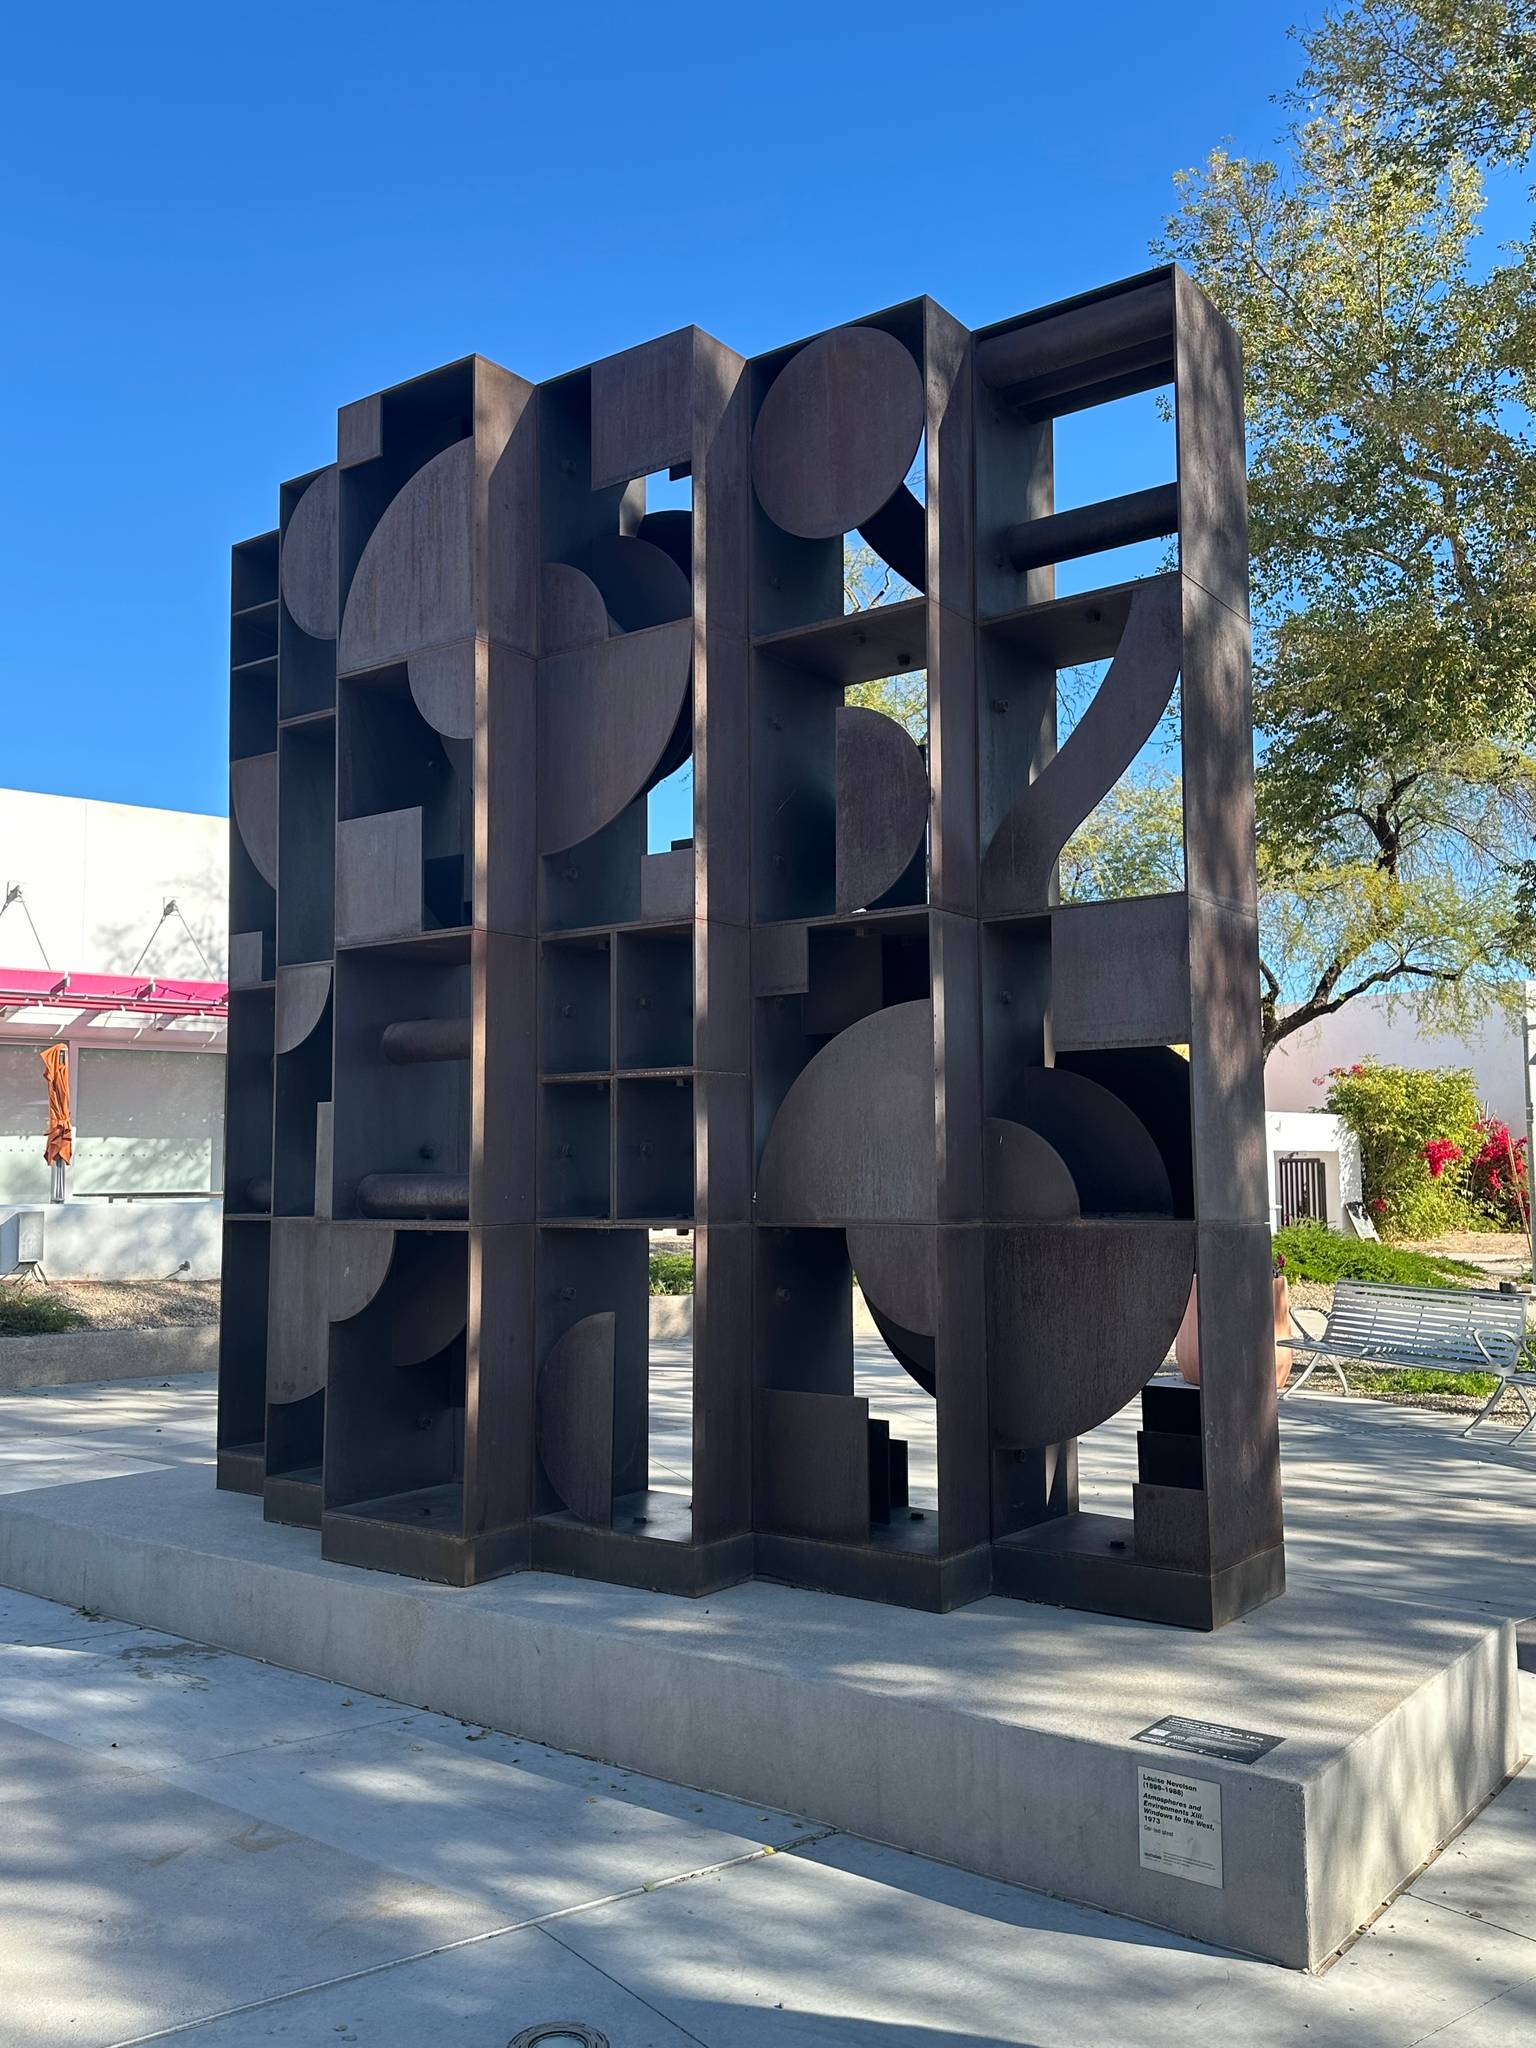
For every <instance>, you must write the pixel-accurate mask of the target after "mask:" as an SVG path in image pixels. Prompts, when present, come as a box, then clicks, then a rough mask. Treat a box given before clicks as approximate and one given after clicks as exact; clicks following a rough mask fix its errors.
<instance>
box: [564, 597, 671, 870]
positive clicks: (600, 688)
mask: <svg viewBox="0 0 1536 2048" xmlns="http://www.w3.org/2000/svg"><path fill="white" fill-rule="evenodd" d="M692 656H693V628H692V626H691V625H690V624H689V623H687V622H686V621H683V620H673V621H671V622H670V623H667V624H664V625H660V626H651V627H648V628H646V629H645V630H643V631H641V632H637V633H622V634H616V635H613V636H611V637H610V638H608V639H606V640H599V641H596V642H594V643H593V644H592V645H591V646H590V647H582V648H572V649H569V650H567V651H566V652H565V653H563V654H551V655H546V656H545V657H544V659H543V660H542V661H541V662H540V663H539V747H538V760H539V793H540V804H539V845H540V850H541V851H542V852H545V853H558V852H560V851H562V850H563V849H564V848H566V847H568V846H576V845H579V844H580V843H581V842H582V841H583V840H585V839H590V838H591V836H592V835H593V833H595V832H598V831H600V830H601V829H602V827H603V826H604V825H608V824H611V823H612V821H613V820H614V819H615V818H616V817H618V815H619V814H620V812H621V811H623V810H624V809H625V807H626V806H627V805H628V804H630V803H632V802H633V801H634V799H635V798H636V797H637V796H639V795H641V794H642V793H643V792H644V791H645V790H646V789H648V788H649V787H650V786H651V783H652V782H653V781H654V780H655V778H656V776H657V774H658V772H659V771H660V769H661V767H662V765H663V763H664V761H665V759H666V755H667V750H668V748H669V746H670V745H671V742H672V735H673V733H674V731H675V730H676V727H677V722H678V719H679V718H680V717H681V716H682V715H683V713H684V710H685V708H686V706H687V702H688V683H689V677H690V674H691V670H692Z"/></svg>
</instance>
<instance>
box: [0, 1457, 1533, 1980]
mask: <svg viewBox="0 0 1536 2048" xmlns="http://www.w3.org/2000/svg"><path fill="white" fill-rule="evenodd" d="M0 1583H3V1584H5V1585H9V1586H15V1587H19V1588H20V1589H22V1590H23V1591H26V1592H30V1593H36V1594H41V1595H43V1596H45V1597H46V1598H49V1599H53V1600H61V1601H65V1602H68V1603H70V1604H71V1605H74V1606H89V1607H91V1608H94V1609H98V1610H100V1611H101V1612H103V1613H106V1614H110V1615H115V1616H118V1617H120V1618H122V1619H124V1620H127V1621H132V1622H135V1623H138V1624H140V1625H143V1626H146V1627H151V1628H158V1629H166V1630H171V1631H174V1632H175V1633H177V1634H179V1635H184V1636H190V1637H192V1638H194V1639H196V1640H198V1641H202V1642H207V1643H214V1644H219V1645H221V1646H223V1647H225V1648H228V1649H231V1650H236V1651H240V1652H242V1653H244V1654H245V1655H247V1656H253V1657H260V1658H264V1659H266V1660H268V1661H269V1662H271V1663H275V1664H281V1665H287V1666H289V1667H290V1668H292V1669H295V1670H300V1671H308V1672H313V1673H316V1674H318V1675H320V1676H322V1677H326V1678H332V1679H336V1680H339V1681H340V1682H342V1683H343V1684H345V1685H348V1686H352V1687H356V1688H358V1689H359V1690H368V1691H372V1692H376V1693H382V1694H385V1695H387V1696H389V1697H391V1698H393V1699H397V1700H401V1701H404V1702H407V1703H409V1704H411V1705H417V1706H429V1707H432V1708H435V1709H437V1710H439V1711H441V1712H446V1713H449V1714H454V1715H457V1716H459V1717H460V1718H462V1719H464V1720H466V1721H472V1722H479V1723H482V1724H484V1725H487V1726H490V1727H494V1728H499V1729H504V1730H507V1731H509V1732H512V1733H516V1734H519V1735H524V1736H529V1737H532V1738H534V1739H536V1740H538V1741H542V1742H548V1743H551V1744H554V1745H558V1746H559V1747H560V1748H562V1749H568V1750H574V1751H577V1752H578V1753H581V1754H584V1755H590V1756H594V1757H601V1758H603V1759H605V1760H609V1761H612V1762H614V1763H618V1764H623V1765H628V1766H630V1767H632V1768H634V1769H637V1770H641V1771H646V1772H650V1773H653V1774H654V1775H656V1776H658V1777H663V1778H670V1779H673V1780H676V1781H678V1782H680V1783H683V1784H690V1785H698V1786H702V1787H706V1788H709V1789H711V1790H714V1791H719V1792H726V1793H734V1794H736V1795H738V1796H740V1797H743V1798H746V1799H752V1800H762V1801H763V1802H765V1803H768V1802H771V1803H773V1804H775V1805H777V1806H780V1807H788V1808H792V1809H793V1810H795V1811H797V1812H801V1813H805V1814H809V1815H812V1816H814V1817H816V1818H817V1819H820V1820H824V1821H828V1822H831V1823H833V1824H835V1825H836V1826H839V1827H841V1828H844V1829H848V1830H850V1831H853V1832H855V1833H859V1834H863V1835H867V1836H871V1837H873V1838H874V1839H875V1840H877V1841H883V1842H888V1843H894V1844H896V1845H898V1846H899V1847H902V1848H907V1849H913V1850H917V1851H920V1852H922V1853H923V1854H925V1855H928V1856H934V1857H939V1858H942V1859H944V1860H945V1861H948V1862H951V1863H956V1864H960V1865H962V1866H963V1867H964V1868H966V1869H969V1870H974V1871H979V1872H982V1873H985V1874H986V1875H989V1876H992V1877H997V1878H1003V1879H1007V1880H1009V1881H1011V1882H1013V1883H1016V1884H1022V1885H1028V1886H1031V1887H1034V1888H1036V1889H1039V1890H1042V1891H1047V1892H1053V1893H1057V1894H1059V1895H1061V1896H1063V1897H1066V1898H1071V1899H1077V1900H1080V1901H1083V1902H1085V1903H1088V1904H1090V1905H1096V1906H1102V1907H1105V1908H1107V1909H1109V1910H1111V1911H1113V1912H1118V1913H1125V1914H1130V1915H1133V1916H1134V1917H1136V1918H1138V1919H1141V1920H1145V1921H1150V1922H1152V1923H1154V1924H1156V1925H1158V1926H1162V1927H1168V1928H1173V1929H1176V1930H1177V1931H1179V1932H1181V1933H1184V1934H1188V1935H1192V1936H1196V1937H1198V1938H1200V1939H1202V1940H1206V1941H1211V1942H1216V1943H1220V1944H1222V1945H1224V1946H1227V1947H1231V1948H1235V1949H1240V1950H1245V1951H1247V1952H1249V1953H1251V1954H1254V1955H1258V1956H1264V1957H1267V1958H1270V1959H1272V1960H1274V1961H1276V1962H1281V1963H1287V1964H1291V1965H1293V1966H1295V1967H1299V1968H1307V1967H1311V1966H1315V1965H1316V1964H1318V1963H1320V1962H1322V1961H1323V1960H1324V1959H1325V1958H1326V1957H1327V1956H1328V1955H1329V1954H1330V1953H1331V1952H1332V1950H1333V1949H1335V1948H1336V1947H1337V1946H1338V1944H1339V1943H1340V1942H1342V1941H1344V1940H1346V1939H1347V1938H1348V1937H1349V1936H1350V1935H1351V1934H1352V1933H1353V1932H1354V1930H1355V1929H1356V1928H1357V1927H1358V1926H1360V1925H1361V1924H1362V1923H1363V1922H1364V1921H1366V1920H1368V1919H1369V1918H1370V1917H1371V1915H1372V1914H1373V1913H1374V1912H1375V1911H1376V1910H1377V1908H1378V1907H1379V1906H1380V1905H1381V1904H1382V1903H1383V1902H1384V1900H1385V1899H1386V1898H1387V1897H1388V1896H1389V1895H1390V1894H1391V1893H1392V1892H1393V1891H1394V1890H1396V1889H1397V1888H1398V1887H1399V1886H1400V1885H1401V1884H1403V1883H1404V1882H1405V1881H1406V1880H1407V1879H1408V1878H1409V1877H1410V1876H1411V1875H1412V1874H1413V1873H1414V1871H1415V1870H1416V1869H1417V1868H1418V1867H1419V1866H1420V1865H1421V1864H1422V1863H1423V1862H1424V1861H1425V1860H1426V1859H1428V1858H1429V1857H1430V1856H1432V1855H1433V1854H1434V1852H1435V1850H1436V1849H1437V1847H1438V1846H1439V1845H1440V1844H1441V1843H1442V1842H1443V1841H1444V1840H1445V1838H1446V1837H1447V1836H1448V1835H1449V1834H1451V1833H1452V1832H1453V1831H1454V1830H1455V1829H1456V1828H1457V1827H1458V1826H1459V1825H1460V1824H1461V1822H1462V1821H1464V1820H1465V1819H1466V1818H1467V1817H1468V1816H1469V1815H1470V1814H1471V1813H1472V1812H1473V1811H1475V1809H1476V1808H1477V1807H1478V1806H1479V1805H1480V1804H1481V1803H1482V1801H1483V1800H1484V1799H1485V1798H1487V1796H1488V1795H1489V1794H1490V1793H1491V1792H1492V1791H1493V1790H1494V1789H1495V1788H1496V1787H1497V1786H1498V1785H1499V1784H1500V1782H1501V1781H1502V1780H1503V1778H1504V1777H1505V1776H1506V1775H1507V1774H1508V1773H1509V1771H1510V1770H1511V1769H1512V1768H1513V1766H1514V1764H1515V1762H1516V1761H1517V1751H1518V1740H1517V1729H1518V1721H1517V1715H1516V1698H1515V1675H1514V1674H1515V1657H1514V1641H1513V1630H1512V1629H1511V1628H1510V1627H1509V1626H1508V1625H1507V1624H1489V1623H1488V1622H1486V1621H1485V1620H1483V1619H1481V1618H1479V1617H1477V1616H1475V1615H1469V1614H1467V1613H1465V1612H1458V1611H1445V1610H1432V1609H1426V1608H1419V1607H1414V1606H1408V1605H1405V1604H1402V1603H1394V1602H1385V1601H1370V1600H1363V1599H1359V1598H1357V1597H1355V1596H1353V1595H1351V1594H1348V1593H1332V1592H1329V1593H1319V1592H1314V1591H1296V1592H1291V1593H1289V1594H1287V1595H1286V1596H1285V1597H1284V1598H1283V1599H1280V1600H1277V1601H1275V1602H1273V1603H1272V1604H1271V1605H1269V1606H1267V1607H1265V1608H1263V1609H1261V1610H1260V1611H1258V1612H1257V1613H1255V1614H1253V1615H1251V1616H1249V1617H1248V1619H1247V1620H1245V1621H1242V1622H1239V1623H1236V1624H1234V1625H1233V1626H1232V1627H1230V1628H1228V1629H1226V1630H1225V1631H1223V1632H1222V1633H1221V1634H1220V1635H1217V1636H1213V1637H1210V1636H1197V1635H1183V1634H1177V1635H1176V1634H1173V1633H1171V1632H1170V1631H1168V1630H1167V1629H1162V1628H1157V1627H1151V1626H1147V1625H1144V1624H1139V1623H1134V1622H1125V1621H1116V1620H1111V1619H1105V1618H1101V1617H1099V1616H1094V1615H1086V1614H1075V1613H1066V1612H1058V1611H1054V1610H1050V1609H1044V1608H1040V1607H1032V1606H1027V1605H1023V1604H1019V1603H1015V1602H1012V1601H1008V1600H1003V1599H987V1600H983V1601H980V1602H978V1603H977V1604H976V1605H974V1606H970V1607H966V1608H962V1609H960V1610H959V1611H957V1612H954V1613H950V1614H943V1615H934V1614H922V1613H916V1612H911V1611H909V1610H906V1609H902V1608H891V1607H883V1606H882V1607H876V1606H872V1605H870V1604H868V1603H864V1602H860V1601H855V1600H844V1599H840V1598H837V1597H834V1596H831V1595H825V1594H817V1593H804V1592H797V1591H792V1590H789V1589H787V1588H784V1587H779V1586H773V1585H767V1584H762V1583H755V1584H748V1585H741V1586H736V1587H734V1588H732V1589H730V1590H729V1591H726V1592H723V1593H718V1594H713V1595H708V1596H706V1597H705V1598H704V1599H702V1600H680V1599H675V1598H668V1597H666V1596H663V1595H657V1594H651V1593H641V1592H632V1591H628V1590H626V1589H624V1588H622V1587H616V1586H607V1585H596V1584H589V1583H586V1582H583V1581H580V1580H574V1579H568V1578H557V1577H553V1576H548V1575H544V1574H539V1573H527V1574H519V1575H517V1576H515V1577H511V1578H505V1579H498V1580H495V1581H493V1582H491V1583H489V1584H485V1585H481V1586H476V1587H472V1588H469V1589H467V1590H463V1591H458V1590H454V1589H452V1588H448V1587H444V1586H433V1585H427V1584H423V1583H421V1582H419V1581H415V1580H409V1579H397V1578H391V1577H387V1576H384V1575H382V1574H380V1573H376V1572H364V1571H355V1570H349V1569H347V1568H345V1567H343V1566H339V1565H336V1564H330V1563H326V1562H325V1561H323V1560H322V1559H321V1558H320V1557H319V1556H317V1554H316V1549H315V1543H314V1539H313V1537H312V1536H306V1535H304V1534H302V1533H299V1532H297V1531H294V1530H291V1529H286V1528H281V1527H277V1526H274V1525H273V1524H271V1523H267V1522H264V1521H263V1520H262V1511H261V1503H260V1502H259V1501H257V1500H250V1499H245V1498H241V1497H238V1496H232V1495H229V1494H218V1493H215V1491H214V1489H213V1474H212V1472H211V1470H209V1469H207V1468H205V1467H199V1466H190V1467H183V1468H180V1469H173V1470H164V1471H156V1472H152V1473H148V1474H145V1475H143V1476H139V1477H134V1478H126V1479H109V1480H100V1481H95V1482H90V1483H82V1484H77V1485H73V1486H68V1487H58V1488H52V1489H48V1490H35V1491H30V1492H25V1493H17V1494H13V1495H10V1496H4V1497H0ZM1170 1714H1174V1715H1186V1716H1190V1717H1194V1718H1196V1719H1199V1720H1202V1721H1208V1722H1223V1723H1227V1724H1230V1725H1232V1726H1235V1727H1238V1728H1241V1729H1247V1730H1253V1731H1256V1732H1257V1733H1258V1734H1260V1735H1270V1736H1280V1737H1281V1738H1283V1739H1282V1740H1281V1741H1280V1742H1279V1744H1278V1745H1277V1746H1276V1747H1274V1748H1272V1749H1270V1750H1269V1751H1268V1752H1267V1753H1266V1754H1264V1755H1263V1756H1261V1757H1259V1758H1258V1759H1257V1760H1256V1761H1254V1762H1252V1763H1246V1764H1245V1763H1236V1762H1230V1761H1223V1760H1220V1759H1218V1758H1215V1757H1211V1756H1206V1755H1193V1754H1183V1753H1181V1752H1179V1751H1177V1750H1170V1749H1163V1748H1156V1747H1152V1746H1150V1745H1147V1744H1144V1743H1140V1742H1137V1741H1136V1740H1134V1739H1133V1738H1135V1736H1136V1735H1137V1734H1138V1732H1139V1731H1141V1730H1143V1729H1145V1728H1146V1727H1148V1725H1149V1724H1151V1723H1153V1722H1156V1721H1158V1720H1159V1719H1161V1718H1162V1717H1163V1716H1165V1715H1170ZM1145 1771H1151V1772H1153V1773H1159V1774H1163V1775H1164V1776H1166V1777H1168V1778H1174V1779H1187V1780H1194V1781H1197V1784H1198V1785H1199V1786H1200V1787H1202V1788H1205V1789H1203V1790H1201V1791H1200V1792H1198V1793H1196V1794H1194V1795H1190V1796H1192V1797H1193V1798H1194V1800H1195V1802H1196V1803H1197V1804H1198V1805H1199V1806H1201V1808H1202V1810H1203V1812H1204V1813H1205V1815H1206V1816H1207V1817H1209V1816H1210V1815H1211V1814H1213V1813H1214V1812H1215V1811H1216V1802H1217V1801H1218V1800H1219V1816H1220V1838H1221V1839H1220V1881H1219V1882H1215V1881H1211V1875H1212V1874H1211V1870H1210V1869H1209V1868H1207V1869H1206V1870H1205V1872H1204V1875H1205V1880H1206V1881H1195V1879H1194V1878H1192V1877H1189V1876H1183V1875H1175V1874H1173V1873H1172V1870H1171V1869H1170V1868H1169V1867H1167V1866H1166V1864H1165V1867H1161V1868H1158V1867H1144V1865H1143V1861H1142V1850H1143V1836H1142V1830H1141V1823H1142V1821H1143V1819H1144V1816H1145V1807H1144V1796H1145V1788H1144V1787H1143V1785H1142V1782H1141V1779H1140V1775H1139V1774H1140V1773H1141V1772H1145ZM1211 1788H1215V1794H1216V1800H1213V1798H1212V1793H1211ZM1180 1796H1182V1795H1179V1794H1177V1792H1176V1793H1175V1798H1176V1799H1177V1798H1178V1797H1180ZM1213 1847H1214V1845H1213V1844H1212V1843H1211V1842H1210V1841H1209V1839H1207V1841H1206V1844H1205V1848H1206V1850H1207V1851H1209V1850H1210V1849H1212V1848H1213ZM1205 1860H1206V1862H1207V1864H1209V1862H1210V1857H1209V1855H1207V1856H1206V1858H1205Z"/></svg>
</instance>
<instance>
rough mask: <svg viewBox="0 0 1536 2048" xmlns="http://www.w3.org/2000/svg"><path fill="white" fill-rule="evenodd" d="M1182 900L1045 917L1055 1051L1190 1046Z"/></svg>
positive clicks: (1075, 909) (1138, 900)
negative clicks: (1048, 943) (1049, 937)
mask: <svg viewBox="0 0 1536 2048" xmlns="http://www.w3.org/2000/svg"><path fill="white" fill-rule="evenodd" d="M1188 916H1189V913H1188V907H1187V905H1186V902H1185V899H1184V897H1183V896H1137V897H1128V898H1125V899H1124V900H1122V901H1119V902H1111V903H1075V904H1069V905H1066V906H1064V907H1063V908H1061V909H1059V910H1056V911H1054V912H1053V913H1052V916H1051V923H1050V929H1051V983H1052V1000H1051V1029H1052V1034H1053V1036H1054V1039H1055V1043H1056V1049H1057V1051H1058V1052H1075V1051H1081V1050H1084V1049H1088V1048H1093V1047H1100V1046H1116V1045H1187V1044H1188V1043H1189V1031H1190V1023H1189V928H1188Z"/></svg>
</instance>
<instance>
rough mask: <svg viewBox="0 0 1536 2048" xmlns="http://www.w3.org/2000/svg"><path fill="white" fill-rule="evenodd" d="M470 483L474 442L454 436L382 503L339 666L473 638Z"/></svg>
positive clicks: (399, 657)
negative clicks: (381, 511) (459, 439)
mask: <svg viewBox="0 0 1536 2048" xmlns="http://www.w3.org/2000/svg"><path fill="white" fill-rule="evenodd" d="M474 483H475V444H474V442H473V440H464V441H455V442H454V444H453V445H452V447H451V448H445V449H444V450H443V452H442V453H441V454H440V455H434V456H433V458H432V460H431V461H430V462H428V463H425V464H424V465H423V466H422V467H421V468H420V469H418V470H417V472H416V474H415V475H414V476H413V477H412V478H411V479H410V480H409V482H408V483H406V484H405V485H403V486H402V488H401V490H400V491H399V492H398V494H397V495H396V496H395V497H394V498H392V499H391V500H390V502H389V504H388V505H386V506H385V508H384V512H383V514H382V516H381V517H380V520H379V523H378V525H377V526H376V527H375V528H374V529H373V532H372V533H371V534H370V535H369V537H368V544H367V546H366V547H365V548H364V549H363V553H362V559H361V560H360V561H359V563H358V565H357V572H356V574H355V575H354V576H353V578H352V587H351V589H350V591H349V592H348V593H347V605H346V610H345V611H344V612H343V614H342V620H341V647H340V653H339V657H338V659H339V665H340V667H341V668H342V669H343V670H345V671H348V672H350V671H352V670H354V669H367V668H380V667H382V666H383V665H384V664H385V663H386V662H391V661H403V660H404V659H405V658H406V657H407V656H409V655H412V654H419V653H421V652H422V651H423V650H424V649H426V648H428V647H440V646H442V645H444V644H445V643H446V642H448V641H450V640H469V639H472V638H473V636H474V631H475V592H474V571H473V563H474V561H475V547H474Z"/></svg>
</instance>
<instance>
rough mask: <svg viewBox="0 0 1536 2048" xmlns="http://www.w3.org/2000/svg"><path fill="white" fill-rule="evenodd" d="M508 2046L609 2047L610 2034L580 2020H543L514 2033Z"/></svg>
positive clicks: (526, 2047)
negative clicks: (585, 2024)
mask: <svg viewBox="0 0 1536 2048" xmlns="http://www.w3.org/2000/svg"><path fill="white" fill-rule="evenodd" d="M507 2048H608V2036H607V2035H606V2034H600V2033H599V2032H598V2031H597V2029H596V2027H588V2026H583V2024H582V2023H581V2021H580V2020H541V2021H540V2023H539V2024H538V2026H536V2027H524V2029H523V2031H522V2032H521V2033H520V2034H514V2035H513V2036H512V2039H511V2040H510V2041H509V2042H508V2043H507Z"/></svg>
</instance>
